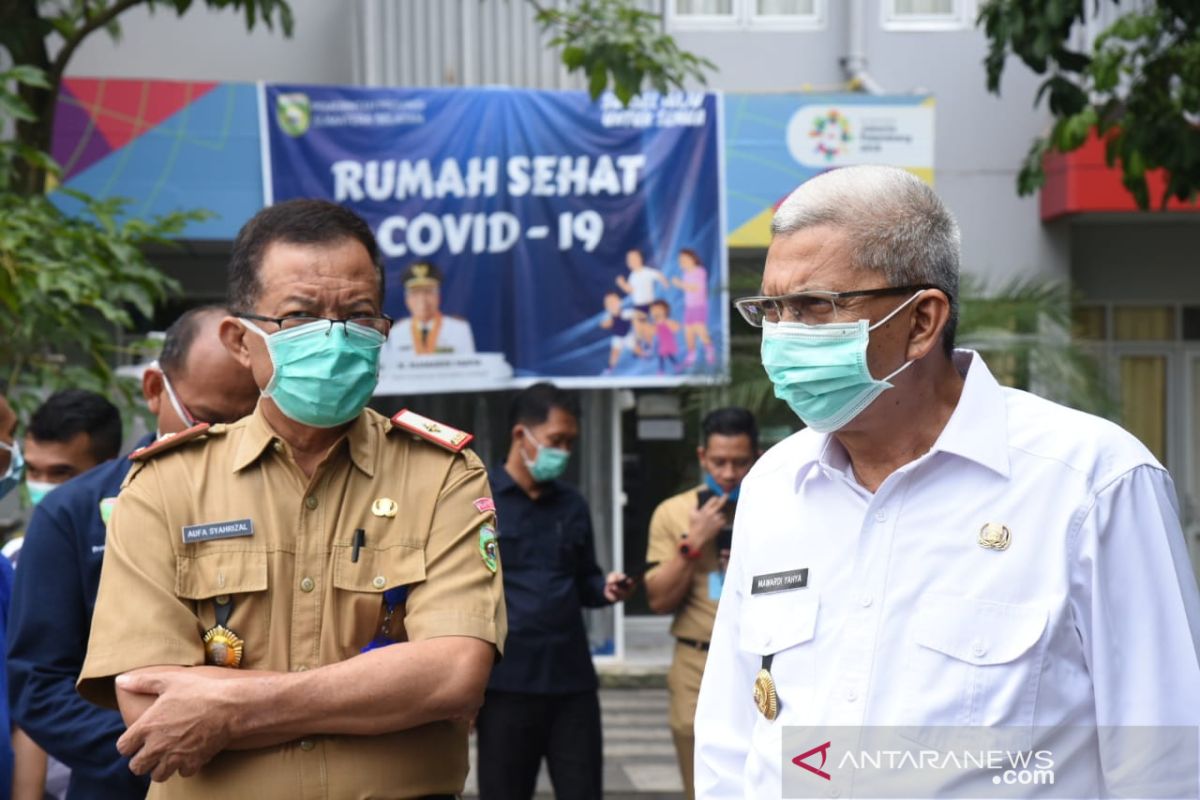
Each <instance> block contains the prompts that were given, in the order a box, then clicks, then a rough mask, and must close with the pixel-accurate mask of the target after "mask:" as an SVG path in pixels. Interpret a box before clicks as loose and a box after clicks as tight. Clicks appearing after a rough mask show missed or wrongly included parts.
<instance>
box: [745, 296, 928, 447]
mask: <svg viewBox="0 0 1200 800" xmlns="http://www.w3.org/2000/svg"><path fill="white" fill-rule="evenodd" d="M920 295H921V292H917V293H916V294H914V295H913V296H912V297H910V298H908V300H905V301H904V302H903V303H901V304H900V305H899V306H897V307H896V309H895V310H894V311H892V313H890V314H888V315H887V316H886V317H884V318H883V319H881V320H880V321H879V322H877V323H875V324H874V325H871V326H869V327H868V325H867V321H866V320H865V319H860V320H857V321H855V322H834V323H830V324H827V325H805V324H804V323H802V322H764V323H763V338H762V362H763V368H764V369H765V370H766V371H767V377H769V378H770V379H771V383H773V384H774V385H775V396H776V397H778V398H779V399H780V400H783V401H784V402H785V403H787V404H788V406H789V407H790V408H791V409H792V411H794V412H795V413H796V416H798V417H800V419H802V420H803V421H804V424H805V425H807V426H808V427H810V428H812V429H813V430H814V431H816V432H817V433H832V432H833V431H836V430H839V429H840V428H842V427H844V426H845V425H846V424H847V423H848V422H850V420H852V419H854V418H855V417H857V416H858V415H859V414H861V413H862V412H863V411H864V410H865V409H866V407H867V406H869V405H871V403H873V402H875V398H877V397H879V395H881V394H882V393H883V392H884V391H886V390H888V389H890V388H892V384H890V383H888V381H889V380H890V379H891V378H894V377H895V376H896V375H898V374H899V373H900V372H902V371H903V370H905V369H906V368H907V367H908V366H909V365H910V364H912V362H911V361H906V362H905V363H904V364H902V365H901V366H900V368H899V369H897V370H895V371H893V372H892V373H891V374H889V375H887V376H886V377H884V378H883V379H882V380H876V379H875V378H873V377H872V376H871V371H870V370H869V369H868V368H867V344H868V343H869V342H870V340H871V331H873V330H875V329H876V328H878V327H879V326H880V325H883V324H884V323H886V322H887V321H888V320H890V319H891V318H892V317H894V316H895V315H896V314H898V313H899V312H900V309H902V308H904V307H905V306H907V305H908V304H909V303H911V302H912V301H913V300H915V299H916V298H917V297H919V296H920Z"/></svg>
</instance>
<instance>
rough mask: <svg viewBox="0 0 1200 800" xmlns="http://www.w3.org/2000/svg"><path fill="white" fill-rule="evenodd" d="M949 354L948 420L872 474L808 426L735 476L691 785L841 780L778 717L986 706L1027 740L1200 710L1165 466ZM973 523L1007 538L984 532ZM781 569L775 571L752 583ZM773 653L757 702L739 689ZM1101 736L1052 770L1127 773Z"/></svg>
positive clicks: (921, 722)
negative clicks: (766, 694)
mask: <svg viewBox="0 0 1200 800" xmlns="http://www.w3.org/2000/svg"><path fill="white" fill-rule="evenodd" d="M955 359H956V363H957V364H958V365H959V367H960V370H963V369H965V370H966V380H965V385H964V387H963V392H962V395H961V397H960V399H959V402H958V405H957V407H956V409H955V411H954V413H953V415H952V417H951V419H950V421H949V422H948V423H947V425H946V428H945V429H944V430H943V432H942V433H941V435H940V436H939V438H938V440H937V442H936V443H935V444H934V446H933V448H932V449H931V450H930V451H929V452H928V453H927V454H925V455H924V456H922V457H920V458H918V459H916V460H915V461H913V462H911V463H909V464H907V465H905V466H903V467H902V468H900V469H899V470H897V471H896V472H895V473H893V474H892V475H890V476H889V477H888V478H887V479H886V480H885V481H884V482H883V484H882V485H881V486H880V487H879V489H878V491H876V492H875V493H874V494H871V493H870V492H868V491H866V490H865V489H864V488H862V487H861V486H860V485H859V484H858V483H857V482H856V481H855V479H854V477H853V473H852V470H851V469H850V466H849V463H848V459H847V456H846V453H845V451H844V449H842V447H841V446H840V445H839V444H838V443H837V442H836V440H835V439H834V438H833V437H832V436H823V435H819V434H816V433H814V432H812V431H809V430H805V431H801V432H800V433H797V434H795V435H794V436H792V437H790V438H788V439H787V440H785V441H783V442H781V443H780V444H778V445H776V446H775V447H774V448H772V449H771V450H770V451H769V452H768V453H767V454H766V455H764V456H763V458H761V459H760V460H759V462H758V463H757V464H756V465H755V467H754V469H753V470H752V471H751V473H750V475H749V476H748V477H747V478H746V480H745V481H744V482H743V484H742V488H741V498H740V502H739V503H738V511H737V518H736V520H735V523H734V538H733V548H732V560H731V563H730V566H729V571H728V574H727V576H726V582H725V590H724V594H723V595H722V597H721V602H720V606H719V609H718V613H717V621H716V627H715V629H714V632H713V639H712V645H711V649H710V651H709V655H708V663H707V666H706V668H705V673H704V680H703V684H702V687H701V691H700V700H699V708H698V711H697V715H696V726H695V730H696V794H697V797H701V798H778V797H780V796H781V792H782V791H783V786H784V780H783V779H784V777H785V773H787V771H788V770H795V772H793V773H787V780H788V781H795V780H797V779H805V780H808V779H811V780H813V781H816V783H815V784H811V785H808V784H806V786H809V787H810V788H811V789H812V790H813V792H814V793H812V794H803V795H791V796H805V797H816V796H829V797H838V796H841V797H850V796H854V775H853V774H852V773H853V770H850V771H847V770H844V769H843V770H841V771H840V773H839V772H838V771H837V770H834V771H833V772H832V773H831V778H830V779H829V780H826V779H823V778H821V777H820V776H819V775H816V774H814V773H813V772H812V770H807V769H802V768H801V767H799V766H797V765H795V764H793V763H792V762H791V761H790V760H789V758H790V757H791V756H792V755H800V754H801V753H802V752H804V751H803V750H799V751H798V752H797V753H794V754H793V753H790V751H787V750H785V748H784V737H783V736H782V734H783V728H784V727H785V726H796V725H803V726H895V725H908V726H926V727H927V732H928V733H929V737H928V738H927V740H926V744H928V745H930V746H935V747H936V746H939V745H941V746H945V745H946V744H947V742H945V741H941V742H939V741H938V733H939V732H938V731H936V730H930V728H932V727H936V726H986V727H990V728H995V727H997V726H1004V727H1006V728H1008V729H1009V730H1008V731H1006V732H1007V733H1011V734H1012V735H1013V736H1014V737H1015V738H1014V739H1013V741H1015V742H1016V743H1017V744H1018V745H1019V746H1021V747H1029V748H1033V749H1036V748H1037V747H1039V746H1040V745H1041V744H1043V742H1042V741H1041V739H1042V738H1044V737H1043V732H1044V729H1045V728H1048V727H1050V726H1066V725H1074V726H1085V727H1087V726H1091V727H1095V726H1128V725H1159V726H1162V725H1179V726H1197V725H1200V658H1198V655H1197V646H1198V644H1197V643H1198V642H1200V596H1198V594H1197V589H1196V582H1195V577H1194V575H1193V573H1192V570H1191V567H1190V564H1189V561H1188V557H1187V552H1186V546H1185V541H1184V538H1183V535H1182V532H1181V530H1180V524H1179V516H1178V509H1177V505H1176V499H1175V493H1174V488H1173V485H1172V483H1171V479H1170V477H1169V475H1168V474H1167V472H1166V471H1165V470H1164V469H1163V468H1162V467H1161V466H1160V465H1159V464H1158V463H1157V462H1156V461H1155V460H1154V458H1153V456H1152V455H1151V454H1150V453H1149V452H1148V451H1147V450H1146V449H1145V448H1144V447H1143V446H1142V445H1141V444H1140V443H1139V442H1138V441H1137V440H1136V439H1135V438H1134V437H1133V436H1131V435H1130V434H1128V433H1127V432H1125V431H1124V430H1122V429H1121V428H1119V427H1118V426H1116V425H1113V424H1112V423H1109V422H1107V421H1105V420H1102V419H1099V418H1097V417H1093V416H1090V415H1087V414H1083V413H1080V412H1077V411H1073V410H1071V409H1068V408H1065V407H1062V406H1059V405H1056V404H1054V403H1051V402H1049V401H1046V400H1043V399H1040V398H1038V397H1035V396H1033V395H1031V394H1028V393H1025V392H1021V391H1016V390H1013V389H1007V388H1003V387H1001V386H1000V385H999V384H998V383H997V382H996V380H995V379H994V378H993V377H992V375H991V373H990V372H989V371H988V370H987V367H986V366H985V365H984V363H983V360H982V359H981V358H980V357H979V356H978V355H977V354H974V353H971V352H969V351H958V352H957V353H956V354H955ZM968 364H969V368H968V367H967V365H968ZM886 396H887V395H886V394H885V395H884V398H885V399H886ZM896 424H897V426H902V425H903V424H904V421H903V420H897V422H896ZM989 524H991V525H992V526H993V528H992V529H993V530H996V529H998V528H999V527H1003V528H1007V529H1008V532H1009V536H1010V538H1009V544H1008V546H1007V548H1006V549H999V550H998V549H989V548H985V547H983V546H982V545H981V544H980V539H981V529H982V528H983V527H984V526H986V525H989ZM798 570H807V573H804V574H803V577H802V578H801V577H800V575H801V573H799V572H798ZM778 573H791V574H792V577H791V579H790V580H788V581H774V582H772V581H770V580H768V581H766V584H767V588H772V587H775V588H777V590H776V591H761V588H762V587H761V584H763V583H764V582H763V581H758V582H757V585H759V586H760V590H759V591H757V592H756V591H753V587H755V586H756V581H755V579H756V578H761V577H762V576H769V575H775V574H778ZM801 584H802V585H801ZM785 585H787V586H791V587H792V588H785V589H778V587H780V586H785ZM769 655H770V656H773V660H772V661H771V664H770V671H771V674H772V676H773V679H774V681H775V684H776V686H777V690H778V695H779V702H780V711H779V716H778V718H777V719H775V720H774V721H768V720H767V719H765V718H764V716H763V715H761V714H760V713H759V712H758V710H757V709H756V707H755V705H754V702H753V699H752V687H753V684H754V679H755V675H756V673H757V672H758V670H759V669H760V667H762V666H763V658H764V656H769ZM805 741H807V740H805ZM822 741H824V740H822ZM1105 741H1106V744H1105V745H1103V746H1096V747H1094V748H1093V749H1094V751H1095V752H1093V753H1091V754H1087V753H1084V754H1080V753H1075V754H1074V756H1075V757H1074V758H1072V759H1068V762H1067V763H1063V761H1062V759H1060V760H1059V762H1058V763H1056V768H1057V770H1058V771H1059V773H1060V775H1062V778H1060V782H1061V780H1064V779H1065V780H1070V779H1071V778H1072V777H1080V776H1078V775H1077V776H1071V775H1070V774H1069V771H1070V770H1071V769H1076V770H1084V769H1087V768H1088V764H1090V765H1091V766H1092V767H1097V765H1098V767H1097V768H1098V770H1099V771H1100V773H1102V775H1103V776H1104V778H1105V780H1107V781H1108V783H1109V784H1110V785H1115V784H1116V783H1118V782H1120V781H1124V782H1125V785H1127V786H1133V787H1135V788H1136V787H1137V786H1138V784H1137V780H1138V778H1137V777H1136V776H1133V777H1131V776H1130V774H1129V773H1130V764H1129V763H1127V762H1124V761H1123V759H1125V758H1127V757H1128V754H1127V753H1126V752H1123V751H1122V750H1121V748H1120V746H1119V744H1120V741H1119V737H1118V738H1117V739H1106V740H1105ZM821 743H822V742H820V741H813V742H811V744H812V745H814V746H815V745H819V744H821ZM805 749H807V748H805ZM834 749H835V750H836V749H837V748H836V737H835V747H834ZM1082 756H1089V757H1086V758H1085V757H1082ZM1185 756H1187V757H1190V758H1193V759H1194V758H1195V757H1196V753H1195V752H1192V753H1190V754H1188V753H1185ZM834 760H835V759H831V760H830V764H831V765H832V764H833V761H834ZM1174 761H1178V759H1174ZM806 763H810V764H813V765H816V764H819V763H820V754H819V753H818V754H815V755H813V756H812V757H810V758H809V759H807V761H806ZM842 763H843V764H844V762H842ZM1192 763H1193V764H1194V762H1192ZM835 766H836V765H835ZM1192 768H1193V769H1194V766H1193V767H1192ZM824 771H826V772H829V771H830V770H829V769H828V768H827V769H826V770H824ZM1143 777H1144V776H1143ZM793 785H794V784H793ZM805 791H808V790H807V789H806V790H805ZM951 794H952V787H944V791H943V793H942V796H950V795H951ZM1032 794H1033V792H1032V791H1030V792H1028V793H1027V795H1028V796H1032ZM922 796H936V795H932V794H931V795H924V794H922Z"/></svg>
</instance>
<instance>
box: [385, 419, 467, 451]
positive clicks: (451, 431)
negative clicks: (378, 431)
mask: <svg viewBox="0 0 1200 800" xmlns="http://www.w3.org/2000/svg"><path fill="white" fill-rule="evenodd" d="M392 426H393V427H396V428H400V429H402V430H406V431H408V432H409V433H412V434H415V435H416V436H419V437H420V438H422V439H425V440H426V441H430V442H433V443H434V444H436V445H437V446H439V447H444V448H446V449H447V450H449V451H450V452H451V453H460V452H462V450H463V448H465V447H466V446H467V445H469V444H470V443H471V440H472V439H474V438H475V437H474V436H472V435H471V434H469V433H466V432H465V431H460V430H458V429H457V428H451V427H450V426H449V425H443V424H442V423H440V422H437V421H435V420H432V419H430V418H429V417H423V416H421V415H420V414H418V413H416V412H415V411H409V410H408V409H407V408H403V409H401V410H400V412H399V413H398V414H396V416H394V417H392Z"/></svg>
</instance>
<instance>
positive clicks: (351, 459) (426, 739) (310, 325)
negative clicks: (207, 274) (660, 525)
mask: <svg viewBox="0 0 1200 800" xmlns="http://www.w3.org/2000/svg"><path fill="white" fill-rule="evenodd" d="M377 262H378V250H377V248H376V244H375V241H374V238H373V237H372V235H371V232H370V229H369V228H368V227H367V226H366V225H365V223H363V222H362V220H361V219H359V218H358V217H357V216H355V215H354V214H352V213H351V212H349V211H346V210H344V209H342V208H340V207H338V206H335V205H333V204H330V203H325V202H320V201H310V200H299V201H290V202H287V203H281V204H279V205H276V206H272V207H271V208H268V209H265V210H264V211H262V212H260V213H259V214H258V215H256V216H255V217H254V218H253V219H252V220H251V221H250V222H249V223H247V225H246V226H245V227H244V228H243V229H242V231H241V232H240V233H239V235H238V239H237V241H236V242H235V244H234V252H233V256H232V262H231V266H230V292H229V295H230V297H229V304H230V307H231V308H232V309H233V310H234V315H233V316H232V317H229V318H227V319H226V320H225V321H224V322H223V323H222V327H221V335H222V340H223V341H224V342H225V345H226V347H227V348H228V349H229V350H230V352H231V353H232V354H233V355H234V357H235V358H236V359H237V360H238V361H240V362H242V363H244V364H245V365H247V366H248V367H249V368H250V369H251V371H252V372H253V374H254V376H255V381H256V383H257V384H258V385H259V386H260V387H261V388H262V391H263V397H262V399H261V400H260V402H259V405H258V408H257V409H256V410H255V412H254V414H252V415H251V416H250V417H247V418H246V419H243V420H241V421H239V422H237V423H234V424H232V425H214V426H211V427H208V426H204V425H200V426H196V427H195V428H193V429H189V430H188V431H186V432H184V433H182V434H179V435H177V436H175V437H174V438H172V439H169V440H165V441H160V442H158V443H156V444H155V445H153V446H151V447H150V448H147V449H146V450H145V451H143V452H141V453H140V454H135V460H136V461H137V463H135V465H134V468H133V469H132V470H131V471H130V474H129V477H128V478H127V480H126V484H125V487H124V489H123V490H122V492H121V495H120V499H119V500H118V502H117V504H116V508H115V510H114V513H113V517H112V520H111V524H110V527H109V531H108V545H107V552H106V555H105V559H104V569H103V573H102V576H101V581H100V591H99V597H98V599H97V603H96V610H95V616H94V619H93V622H92V631H91V638H90V641H89V645H88V655H87V660H86V662H85V664H84V669H83V673H82V675H81V677H80V683H79V690H80V692H81V693H82V694H83V695H84V696H85V697H87V698H89V699H91V700H93V701H95V702H100V703H103V704H107V705H114V704H115V705H117V706H119V708H120V710H121V712H122V714H123V715H124V717H125V719H126V722H127V724H129V726H130V727H129V730H128V731H127V732H126V733H125V735H124V736H122V737H121V740H120V741H119V743H118V747H119V749H120V750H121V752H122V753H124V754H126V755H128V756H130V757H131V762H130V768H131V769H133V771H134V772H137V773H139V774H145V773H150V774H151V775H152V777H153V779H154V781H155V783H154V784H153V785H152V788H151V791H150V797H155V798H193V797H197V798H198V797H204V798H209V797H214V796H215V797H251V798H254V800H271V799H272V798H289V800H290V798H338V800H340V799H341V798H359V797H363V798H365V797H395V798H412V797H445V796H452V795H454V794H456V793H458V792H460V791H461V790H462V786H463V782H464V779H465V777H466V773H467V720H469V719H470V718H471V716H472V715H473V714H474V713H475V711H476V709H477V708H478V706H479V704H480V703H481V701H482V697H483V689H484V686H485V685H486V683H487V677H488V673H489V671H490V669H491V666H492V663H493V661H494V659H495V657H496V655H497V654H498V652H499V650H500V647H501V646H502V643H503V639H504V632H505V615H504V595H503V583H502V581H501V579H500V576H499V575H498V574H497V573H498V569H499V564H498V560H497V554H496V549H495V529H494V525H495V520H494V516H493V514H494V512H493V510H492V509H493V506H492V504H491V500H490V496H489V489H488V482H487V475H486V473H485V471H484V468H483V466H482V464H481V463H480V462H479V459H478V458H476V456H475V455H474V454H473V453H472V452H471V451H469V450H465V449H463V448H464V447H465V445H466V443H467V441H469V439H470V437H469V436H468V435H466V434H463V433H461V432H459V431H454V430H453V429H450V428H447V427H446V426H442V425H439V424H437V423H435V422H433V421H432V420H427V419H425V418H423V417H420V416H418V415H415V414H412V413H411V412H401V413H400V414H398V415H396V417H393V418H392V420H387V419H385V418H383V417H381V416H379V415H378V414H375V413H374V412H373V411H370V410H364V406H365V404H366V402H367V401H368V400H369V398H370V395H371V391H372V390H373V389H374V385H375V378H376V375H377V365H378V355H379V348H380V346H381V345H382V344H383V341H384V339H385V337H386V335H387V332H388V329H389V328H390V320H387V319H386V318H384V317H382V315H381V314H380V310H379V309H380V303H381V301H382V285H381V284H382V272H381V270H380V269H379V267H378V263H377ZM114 678H115V686H114ZM176 773H177V774H176Z"/></svg>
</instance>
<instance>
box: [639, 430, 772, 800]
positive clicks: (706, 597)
mask: <svg viewBox="0 0 1200 800" xmlns="http://www.w3.org/2000/svg"><path fill="white" fill-rule="evenodd" d="M700 429H701V435H702V436H703V440H702V441H703V443H702V444H701V445H700V446H699V447H697V448H696V457H697V459H699V461H700V472H701V474H702V475H703V476H704V484H703V485H702V486H698V487H695V488H693V489H688V490H687V491H686V492H681V493H680V494H677V495H675V496H674V497H671V498H668V499H666V500H664V501H663V502H662V503H661V504H659V506H658V508H656V509H655V510H654V516H653V517H651V518H650V541H649V545H648V547H647V550H646V561H647V562H648V563H652V564H656V565H657V566H654V567H652V568H651V569H650V570H648V571H647V572H646V599H647V600H648V601H649V603H650V609H651V610H652V611H654V612H655V613H656V614H671V613H673V614H674V615H675V619H674V621H673V622H672V623H671V635H672V636H674V637H675V649H674V653H673V655H672V658H671V670H670V672H668V673H667V692H668V694H669V696H670V711H669V713H670V724H671V734H672V736H673V737H674V739H675V753H676V756H677V757H678V759H679V771H680V772H681V773H682V775H683V787H684V792H685V793H686V794H687V796H688V797H689V798H691V797H694V796H695V793H694V790H693V786H692V765H693V758H692V754H693V748H694V746H695V738H694V736H693V732H692V725H693V722H694V721H695V718H696V698H697V697H698V696H699V694H700V678H701V676H702V675H703V674H704V661H705V658H706V657H707V656H708V647H709V640H710V639H711V638H712V628H713V620H714V619H715V617H716V614H717V601H718V600H720V599H721V590H722V587H723V586H724V581H725V566H726V564H728V562H729V538H728V536H729V533H730V531H731V530H732V528H731V526H732V525H733V512H734V507H735V504H736V503H737V501H738V495H739V491H740V488H741V484H742V479H743V478H745V477H746V473H748V472H749V471H750V467H751V466H753V465H754V459H755V458H757V457H758V425H757V424H756V423H755V421H754V415H753V414H751V413H750V412H749V411H747V410H746V409H744V408H737V407H729V408H718V409H717V410H715V411H712V412H709V414H708V415H707V416H705V417H704V420H703V421H702V423H701V426H700Z"/></svg>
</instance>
